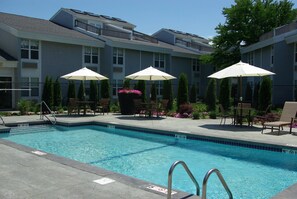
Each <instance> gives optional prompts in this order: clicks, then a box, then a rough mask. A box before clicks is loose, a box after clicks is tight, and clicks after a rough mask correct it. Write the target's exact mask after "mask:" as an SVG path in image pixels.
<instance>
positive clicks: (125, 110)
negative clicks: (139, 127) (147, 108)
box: [118, 89, 142, 115]
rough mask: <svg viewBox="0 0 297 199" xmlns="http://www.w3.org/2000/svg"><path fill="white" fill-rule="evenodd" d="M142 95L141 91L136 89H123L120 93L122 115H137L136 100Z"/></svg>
mask: <svg viewBox="0 0 297 199" xmlns="http://www.w3.org/2000/svg"><path fill="white" fill-rule="evenodd" d="M141 94H142V93H141V91H139V90H134V89H121V90H119V91H118V96H119V104H120V109H121V114H122V115H133V114H134V113H135V105H134V99H139V98H140V96H141Z"/></svg>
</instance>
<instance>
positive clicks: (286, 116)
mask: <svg viewBox="0 0 297 199" xmlns="http://www.w3.org/2000/svg"><path fill="white" fill-rule="evenodd" d="M296 112H297V102H285V105H284V108H283V110H282V114H281V117H280V119H279V121H274V122H264V123H263V128H262V132H261V133H263V130H264V129H266V128H267V127H270V128H271V132H273V130H274V128H277V129H278V133H277V134H278V135H279V133H280V129H281V128H283V126H289V127H290V133H292V125H293V121H294V119H295V115H296Z"/></svg>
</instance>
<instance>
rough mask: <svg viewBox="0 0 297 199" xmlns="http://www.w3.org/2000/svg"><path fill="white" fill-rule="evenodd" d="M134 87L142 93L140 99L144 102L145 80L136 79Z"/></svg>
mask: <svg viewBox="0 0 297 199" xmlns="http://www.w3.org/2000/svg"><path fill="white" fill-rule="evenodd" d="M135 89H137V90H140V91H141V93H142V94H141V99H142V101H143V102H145V99H146V92H145V81H144V80H138V82H137V84H136V88H135Z"/></svg>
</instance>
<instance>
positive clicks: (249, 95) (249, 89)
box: [245, 82, 253, 102]
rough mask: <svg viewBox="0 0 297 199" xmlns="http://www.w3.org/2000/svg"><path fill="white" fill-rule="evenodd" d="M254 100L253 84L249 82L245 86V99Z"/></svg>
mask: <svg viewBox="0 0 297 199" xmlns="http://www.w3.org/2000/svg"><path fill="white" fill-rule="evenodd" d="M252 100H253V90H252V86H251V84H250V83H249V82H248V83H247V84H246V88H245V101H248V102H251V101H252Z"/></svg>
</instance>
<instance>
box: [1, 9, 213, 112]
mask: <svg viewBox="0 0 297 199" xmlns="http://www.w3.org/2000/svg"><path fill="white" fill-rule="evenodd" d="M135 28H136V26H135V25H133V24H132V23H129V22H127V21H125V20H122V19H119V18H115V17H109V16H106V15H98V14H94V13H90V12H85V11H80V10H76V9H66V8H61V9H60V10H59V11H57V13H56V14H55V15H54V16H53V17H52V18H51V19H50V20H43V19H37V18H32V17H26V16H19V15H13V14H8V13H0V49H1V51H0V56H1V57H2V58H1V59H0V86H1V88H5V89H2V90H0V94H1V96H2V95H3V93H6V94H5V96H6V97H5V98H6V100H5V101H10V103H6V104H4V102H2V101H0V109H13V108H16V104H17V102H18V101H19V99H34V100H37V101H40V100H41V95H42V88H43V83H44V81H45V78H46V76H50V77H52V78H53V80H55V79H56V78H59V77H60V76H62V75H64V74H66V73H69V72H72V71H74V70H77V69H79V68H82V67H88V68H89V69H92V70H94V71H96V72H99V73H101V74H102V75H104V76H107V77H108V78H109V80H110V84H111V86H112V91H111V96H112V97H113V98H114V99H116V98H117V90H118V89H119V88H121V87H122V85H123V80H124V77H125V76H126V75H129V74H131V73H134V72H136V71H139V70H141V69H144V68H146V67H148V66H154V67H156V68H158V69H160V70H162V71H165V72H168V73H170V74H172V75H174V76H176V77H178V76H179V75H180V73H181V72H184V73H186V74H187V76H188V78H189V83H190V84H196V85H197V86H198V89H197V92H198V95H201V96H203V95H204V92H205V87H206V86H205V85H206V77H207V75H209V74H210V73H211V72H213V68H212V67H210V66H206V65H202V64H200V63H199V61H198V57H199V56H200V55H201V54H204V53H210V52H211V47H210V46H209V45H208V46H207V40H203V38H200V39H201V41H202V40H203V42H204V43H203V42H201V43H203V44H204V45H202V46H203V48H202V47H201V48H200V49H199V48H198V49H197V48H196V46H194V45H193V46H182V45H180V44H179V43H170V42H167V40H166V39H163V38H159V37H157V34H156V35H155V36H154V35H153V36H150V35H147V34H144V33H141V32H138V31H136V30H135ZM176 32H177V31H176ZM184 34H186V33H184ZM188 36H189V35H188ZM192 37H196V36H195V35H192ZM197 37H198V36H197ZM176 38H180V37H176ZM184 40H185V39H184ZM188 40H189V38H188ZM185 41H186V40H185ZM186 42H189V41H186ZM190 43H191V42H190ZM193 44H194V42H193ZM206 47H209V48H207V50H206ZM204 48H205V49H204ZM2 60H3V61H2ZM193 74H195V75H193ZM60 82H61V85H62V93H63V96H64V99H66V95H67V80H64V79H60ZM4 83H5V84H4ZM156 84H157V88H158V94H160V95H161V93H162V82H156ZM173 84H174V86H175V88H174V90H176V88H177V80H175V81H174V82H173ZM8 88H12V89H11V90H10V89H8ZM18 89H20V90H18Z"/></svg>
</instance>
